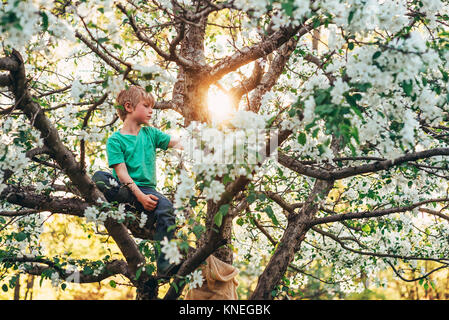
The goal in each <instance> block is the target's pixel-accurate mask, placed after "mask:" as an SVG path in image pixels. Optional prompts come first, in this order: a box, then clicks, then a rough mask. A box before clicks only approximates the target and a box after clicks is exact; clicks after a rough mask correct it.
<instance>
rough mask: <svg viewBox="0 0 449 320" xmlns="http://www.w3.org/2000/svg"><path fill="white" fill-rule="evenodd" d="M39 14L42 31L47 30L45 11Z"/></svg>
mask: <svg viewBox="0 0 449 320" xmlns="http://www.w3.org/2000/svg"><path fill="white" fill-rule="evenodd" d="M40 15H41V17H42V28H43V30H44V31H47V29H48V16H47V14H46V13H45V12H40Z"/></svg>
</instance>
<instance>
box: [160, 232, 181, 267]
mask: <svg viewBox="0 0 449 320" xmlns="http://www.w3.org/2000/svg"><path fill="white" fill-rule="evenodd" d="M161 252H162V253H163V254H164V255H165V258H166V259H168V261H169V262H170V263H171V264H179V263H181V258H182V255H181V253H180V252H179V248H178V244H177V242H176V241H175V240H173V239H172V240H170V241H169V240H168V239H167V237H164V239H163V240H162V241H161Z"/></svg>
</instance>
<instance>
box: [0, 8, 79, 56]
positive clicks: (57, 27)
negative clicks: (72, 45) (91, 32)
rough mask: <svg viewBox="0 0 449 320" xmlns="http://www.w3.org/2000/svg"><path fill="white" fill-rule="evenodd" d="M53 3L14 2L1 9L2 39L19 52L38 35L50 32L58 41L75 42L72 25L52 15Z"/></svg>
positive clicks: (0, 28) (0, 29)
mask: <svg viewBox="0 0 449 320" xmlns="http://www.w3.org/2000/svg"><path fill="white" fill-rule="evenodd" d="M52 7H53V2H52V1H47V0H40V1H39V0H12V1H7V2H6V4H5V5H4V6H2V7H1V8H0V21H2V22H3V23H1V24H0V31H1V33H0V35H1V36H0V38H1V39H2V40H3V42H4V44H5V45H7V46H10V47H11V48H16V49H17V50H19V49H21V48H24V47H25V46H27V45H28V44H29V43H30V42H31V40H32V39H33V37H34V36H35V35H37V34H38V33H40V32H42V31H45V30H48V31H50V32H51V33H52V35H53V36H54V37H56V38H58V39H67V40H70V41H74V40H75V38H74V36H73V30H72V29H71V27H70V25H69V24H68V23H67V22H66V21H64V20H61V19H58V18H57V17H55V16H54V15H53V14H52V13H51V11H50V10H51V9H52Z"/></svg>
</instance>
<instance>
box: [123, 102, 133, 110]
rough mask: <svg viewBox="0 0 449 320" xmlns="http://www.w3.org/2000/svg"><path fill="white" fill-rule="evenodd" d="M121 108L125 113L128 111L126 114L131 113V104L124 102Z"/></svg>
mask: <svg viewBox="0 0 449 320" xmlns="http://www.w3.org/2000/svg"><path fill="white" fill-rule="evenodd" d="M123 108H124V109H125V110H126V111H128V112H132V110H131V103H130V102H129V101H126V102H125V103H124V104H123Z"/></svg>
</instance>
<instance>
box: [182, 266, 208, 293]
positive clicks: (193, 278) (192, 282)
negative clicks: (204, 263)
mask: <svg viewBox="0 0 449 320" xmlns="http://www.w3.org/2000/svg"><path fill="white" fill-rule="evenodd" d="M186 280H187V283H188V285H189V289H190V290H193V289H195V288H201V287H202V286H203V283H204V278H203V273H202V271H201V270H195V271H193V272H192V273H191V274H188V275H187V276H186Z"/></svg>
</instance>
